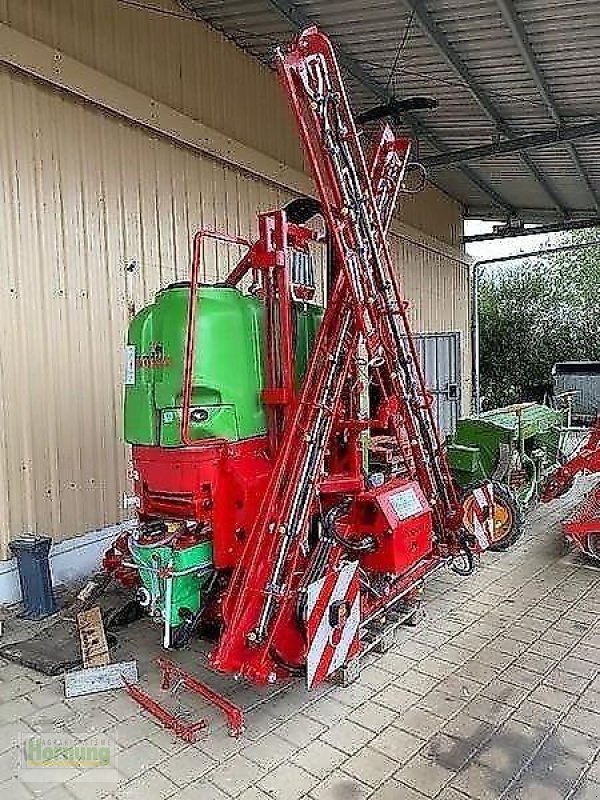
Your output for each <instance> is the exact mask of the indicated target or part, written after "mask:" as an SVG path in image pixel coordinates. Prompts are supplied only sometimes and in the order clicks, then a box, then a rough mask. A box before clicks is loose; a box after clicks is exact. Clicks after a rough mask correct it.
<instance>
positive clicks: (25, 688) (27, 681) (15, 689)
mask: <svg viewBox="0 0 600 800" xmlns="http://www.w3.org/2000/svg"><path fill="white" fill-rule="evenodd" d="M40 685H41V681H35V680H34V679H32V678H30V677H29V676H28V675H23V674H17V675H16V676H15V677H14V678H12V679H11V680H6V679H4V680H3V681H2V682H0V703H10V701H11V700H16V699H17V698H18V697H23V696H24V695H26V694H32V693H33V692H35V691H37V690H38V688H39V687H40Z"/></svg>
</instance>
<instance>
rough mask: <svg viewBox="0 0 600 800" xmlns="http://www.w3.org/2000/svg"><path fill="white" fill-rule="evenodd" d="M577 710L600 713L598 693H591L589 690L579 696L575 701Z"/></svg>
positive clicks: (599, 696) (599, 695) (599, 694)
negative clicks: (582, 709) (583, 709)
mask: <svg viewBox="0 0 600 800" xmlns="http://www.w3.org/2000/svg"><path fill="white" fill-rule="evenodd" d="M577 706H578V708H585V709H587V710H588V711H600V692H593V691H590V690H589V689H588V690H586V691H585V692H583V693H582V694H581V696H580V697H579V700H578V701H577Z"/></svg>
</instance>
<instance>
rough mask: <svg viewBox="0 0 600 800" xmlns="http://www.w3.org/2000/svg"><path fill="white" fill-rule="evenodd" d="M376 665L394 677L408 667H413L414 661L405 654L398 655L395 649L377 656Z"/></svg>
mask: <svg viewBox="0 0 600 800" xmlns="http://www.w3.org/2000/svg"><path fill="white" fill-rule="evenodd" d="M377 666H378V667H379V669H384V670H386V672H389V673H390V674H391V675H393V676H395V677H399V676H400V675H403V674H404V673H405V672H408V670H409V669H413V668H414V666H415V662H414V660H413V659H412V658H408V656H406V655H400V653H397V652H395V651H389V652H387V653H384V654H383V655H381V656H379V658H378V659H377Z"/></svg>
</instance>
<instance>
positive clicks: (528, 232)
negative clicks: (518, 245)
mask: <svg viewBox="0 0 600 800" xmlns="http://www.w3.org/2000/svg"><path fill="white" fill-rule="evenodd" d="M598 226H600V217H595V218H593V219H592V218H590V219H572V220H564V221H563V222H557V223H555V224H552V225H530V226H529V227H528V228H525V227H522V228H513V227H511V226H510V225H503V226H501V227H500V226H497V227H496V228H494V230H493V231H490V232H489V233H476V234H473V235H471V236H463V239H462V240H463V243H464V244H470V243H471V242H488V241H492V240H494V239H514V238H515V237H517V236H538V235H540V234H543V233H561V232H563V231H579V230H584V229H586V228H597V227H598Z"/></svg>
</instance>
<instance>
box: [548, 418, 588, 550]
mask: <svg viewBox="0 0 600 800" xmlns="http://www.w3.org/2000/svg"><path fill="white" fill-rule="evenodd" d="M596 473H600V416H599V417H598V418H597V420H596V424H595V425H594V427H593V428H592V429H591V431H590V433H589V435H588V437H587V439H586V440H585V441H584V443H583V445H582V447H580V448H578V449H577V451H576V452H575V454H574V455H573V456H572V457H571V458H569V459H568V460H567V461H565V463H564V464H562V465H561V466H560V467H559V468H558V470H556V472H555V473H554V474H553V475H552V476H551V477H550V478H549V480H548V481H547V483H546V485H545V487H544V492H543V494H542V500H543V501H544V502H546V503H548V502H550V501H551V500H555V499H556V498H557V497H560V496H561V495H563V494H564V493H565V492H567V491H568V490H569V489H570V488H571V486H572V485H573V483H574V481H575V478H576V477H577V476H578V475H585V474H589V475H594V474H596ZM563 532H564V534H565V536H566V538H567V539H568V540H569V541H570V542H572V544H574V545H575V546H576V547H577V548H578V549H579V550H581V552H582V553H584V554H585V555H586V556H588V557H589V558H592V559H594V560H596V561H600V484H598V485H596V486H595V488H593V489H592V490H591V492H590V493H589V494H588V496H587V497H586V498H585V500H584V501H583V502H582V503H581V505H580V506H579V507H578V508H577V509H576V510H575V512H574V513H573V514H572V515H571V516H570V517H569V519H567V520H565V522H563Z"/></svg>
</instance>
